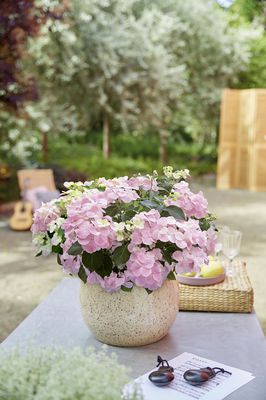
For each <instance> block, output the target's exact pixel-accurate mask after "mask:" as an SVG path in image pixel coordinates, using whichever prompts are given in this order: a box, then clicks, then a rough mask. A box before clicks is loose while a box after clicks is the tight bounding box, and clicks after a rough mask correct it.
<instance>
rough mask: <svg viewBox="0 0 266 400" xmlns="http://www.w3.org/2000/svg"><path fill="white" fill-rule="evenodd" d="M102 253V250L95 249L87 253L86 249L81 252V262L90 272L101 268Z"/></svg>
mask: <svg viewBox="0 0 266 400" xmlns="http://www.w3.org/2000/svg"><path fill="white" fill-rule="evenodd" d="M103 259H104V253H103V251H102V250H99V251H95V253H87V252H86V251H84V252H83V254H82V264H83V265H84V266H85V267H86V268H88V269H89V270H90V271H91V272H93V271H96V270H97V269H98V268H101V266H102V264H103Z"/></svg>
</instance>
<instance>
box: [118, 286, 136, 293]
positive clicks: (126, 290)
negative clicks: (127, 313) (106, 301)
mask: <svg viewBox="0 0 266 400" xmlns="http://www.w3.org/2000/svg"><path fill="white" fill-rule="evenodd" d="M132 289H133V286H132V287H127V286H121V290H123V292H131V290H132Z"/></svg>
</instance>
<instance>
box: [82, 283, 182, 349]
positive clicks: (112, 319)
mask: <svg viewBox="0 0 266 400" xmlns="http://www.w3.org/2000/svg"><path fill="white" fill-rule="evenodd" d="M80 303H81V310H82V314H83V318H84V320H85V322H86V324H87V325H88V327H89V329H90V331H91V332H92V334H93V335H94V336H95V337H96V339H98V340H99V341H100V342H103V343H107V344H110V345H113V346H142V345H145V344H150V343H154V342H157V341H158V340H160V339H162V338H163V337H164V336H165V335H166V334H167V332H168V330H169V328H170V327H171V325H172V324H173V322H174V320H175V318H176V313H177V311H178V283H177V282H176V281H170V280H166V281H165V283H164V284H163V286H162V287H161V288H160V289H157V290H155V291H154V292H152V293H151V294H148V293H147V292H146V290H145V289H143V288H140V287H136V286H135V287H134V288H133V289H132V291H131V292H123V291H122V290H120V291H118V292H115V293H108V292H106V291H104V290H103V289H102V288H101V287H100V286H99V285H85V284H84V283H82V282H81V289H80Z"/></svg>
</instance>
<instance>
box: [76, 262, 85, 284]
mask: <svg viewBox="0 0 266 400" xmlns="http://www.w3.org/2000/svg"><path fill="white" fill-rule="evenodd" d="M78 276H79V278H80V279H81V280H82V282H84V283H87V274H86V271H85V269H84V268H83V266H82V265H81V267H80V269H79V272H78Z"/></svg>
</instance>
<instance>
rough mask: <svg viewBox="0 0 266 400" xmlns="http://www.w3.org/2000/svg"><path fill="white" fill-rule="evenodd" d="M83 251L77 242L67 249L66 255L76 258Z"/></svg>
mask: <svg viewBox="0 0 266 400" xmlns="http://www.w3.org/2000/svg"><path fill="white" fill-rule="evenodd" d="M82 251H83V249H82V247H81V245H80V244H79V242H75V243H73V244H72V246H71V247H70V248H69V249H68V252H67V253H68V254H69V255H70V256H78V255H80V254H81V253H82Z"/></svg>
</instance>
